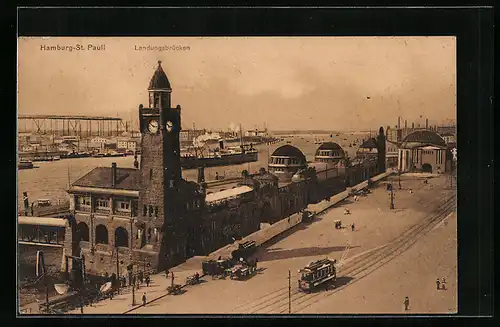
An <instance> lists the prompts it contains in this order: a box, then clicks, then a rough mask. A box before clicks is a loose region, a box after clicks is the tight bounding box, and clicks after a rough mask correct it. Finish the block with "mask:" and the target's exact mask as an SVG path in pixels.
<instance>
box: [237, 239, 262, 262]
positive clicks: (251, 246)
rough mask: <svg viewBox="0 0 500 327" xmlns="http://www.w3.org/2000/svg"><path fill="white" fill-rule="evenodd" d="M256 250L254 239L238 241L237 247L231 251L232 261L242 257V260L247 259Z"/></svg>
mask: <svg viewBox="0 0 500 327" xmlns="http://www.w3.org/2000/svg"><path fill="white" fill-rule="evenodd" d="M255 252H257V246H256V244H255V241H246V242H243V243H240V244H239V246H238V249H236V250H234V251H233V252H231V256H232V257H233V260H234V261H237V262H238V261H240V259H241V258H243V260H244V261H248V259H249V258H250V257H251V256H252V255H253V254H255Z"/></svg>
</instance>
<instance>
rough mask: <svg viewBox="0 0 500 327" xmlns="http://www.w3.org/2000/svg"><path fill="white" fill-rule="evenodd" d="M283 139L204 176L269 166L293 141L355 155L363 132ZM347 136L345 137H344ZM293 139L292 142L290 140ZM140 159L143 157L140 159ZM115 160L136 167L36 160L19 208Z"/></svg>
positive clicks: (190, 174) (22, 184) (26, 173)
mask: <svg viewBox="0 0 500 327" xmlns="http://www.w3.org/2000/svg"><path fill="white" fill-rule="evenodd" d="M283 137H284V141H281V142H279V143H275V144H272V145H265V144H261V145H257V146H255V148H256V149H257V150H258V151H259V160H258V161H257V162H250V163H245V164H240V165H233V166H220V167H210V168H206V169H205V179H206V180H214V179H215V174H216V172H217V173H218V175H219V176H221V177H223V176H224V177H225V178H231V177H238V176H241V172H242V171H243V170H248V171H249V172H250V173H254V172H257V171H258V170H259V169H260V168H262V167H264V168H266V169H267V162H268V160H269V156H270V155H271V154H272V152H273V151H274V150H275V149H276V148H278V147H280V146H282V145H285V144H290V145H293V146H296V147H297V148H299V149H300V150H301V151H302V152H303V153H304V155H305V156H306V158H307V160H308V161H313V160H314V154H315V152H316V149H317V148H318V147H319V146H320V144H315V141H319V140H322V141H333V142H337V143H339V144H340V145H341V146H342V147H343V149H344V150H345V151H347V152H348V154H349V156H350V157H354V155H355V152H356V150H357V148H358V147H359V145H360V144H357V145H356V146H353V147H349V144H350V143H351V142H353V141H355V140H357V139H360V140H361V139H362V137H363V135H362V134H356V135H352V134H339V136H336V134H333V136H332V137H330V135H329V134H328V135H326V134H324V135H319V134H314V135H311V134H295V135H293V136H283ZM344 139H346V140H344ZM288 142H290V143H288ZM139 159H140V158H139ZM113 162H116V164H117V166H118V167H123V168H133V163H134V157H133V156H127V157H102V158H94V157H89V158H74V159H62V160H58V161H45V162H35V163H34V165H35V167H36V168H33V169H23V170H19V171H18V190H17V193H18V208H19V210H21V209H22V206H23V203H22V194H23V192H28V198H29V201H30V202H32V201H36V200H37V199H49V200H50V201H51V202H52V203H53V204H57V203H58V202H65V201H68V194H67V193H66V190H67V189H68V186H69V184H70V183H71V182H74V181H76V180H77V179H79V178H81V177H82V176H84V175H85V174H87V173H88V172H90V171H91V170H92V169H94V168H95V167H111V163H113ZM182 175H183V177H184V178H185V179H187V180H192V181H196V179H197V170H196V169H187V170H183V172H182Z"/></svg>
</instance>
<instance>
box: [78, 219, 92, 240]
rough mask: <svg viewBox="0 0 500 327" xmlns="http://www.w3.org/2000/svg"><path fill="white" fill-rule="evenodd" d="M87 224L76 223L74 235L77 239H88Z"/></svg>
mask: <svg viewBox="0 0 500 327" xmlns="http://www.w3.org/2000/svg"><path fill="white" fill-rule="evenodd" d="M89 235H90V234H89V226H87V224H86V223H84V222H79V223H78V225H76V237H77V241H78V242H80V241H85V242H88V241H89Z"/></svg>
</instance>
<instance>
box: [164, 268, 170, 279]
mask: <svg viewBox="0 0 500 327" xmlns="http://www.w3.org/2000/svg"><path fill="white" fill-rule="evenodd" d="M169 275H170V272H169V271H168V269H165V278H167V279H168V277H169Z"/></svg>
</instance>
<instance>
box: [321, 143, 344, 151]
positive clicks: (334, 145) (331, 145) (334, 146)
mask: <svg viewBox="0 0 500 327" xmlns="http://www.w3.org/2000/svg"><path fill="white" fill-rule="evenodd" d="M319 150H340V151H342V152H343V151H344V150H343V149H342V147H341V146H340V145H338V144H337V143H335V142H325V143H323V144H321V145H320V147H319V148H318V151H319Z"/></svg>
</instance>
